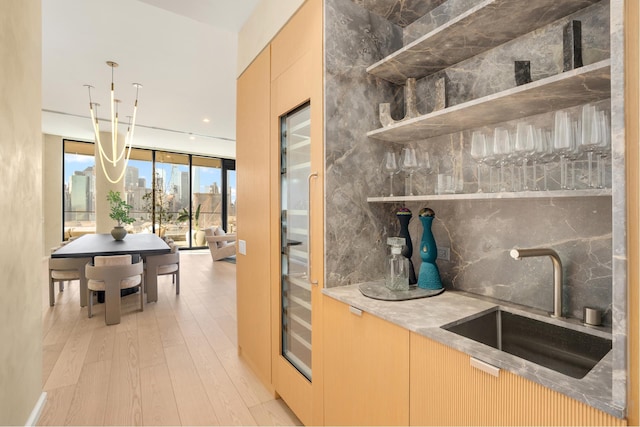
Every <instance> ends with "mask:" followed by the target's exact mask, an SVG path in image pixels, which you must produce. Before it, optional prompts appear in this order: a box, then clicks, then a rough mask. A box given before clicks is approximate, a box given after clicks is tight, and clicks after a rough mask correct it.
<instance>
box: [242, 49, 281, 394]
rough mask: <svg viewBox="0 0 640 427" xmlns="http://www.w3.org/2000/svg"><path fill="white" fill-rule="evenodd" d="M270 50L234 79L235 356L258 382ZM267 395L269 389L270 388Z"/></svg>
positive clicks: (262, 369)
mask: <svg viewBox="0 0 640 427" xmlns="http://www.w3.org/2000/svg"><path fill="white" fill-rule="evenodd" d="M270 68H271V56H270V47H269V46H267V47H266V48H265V50H264V51H262V53H261V54H260V55H259V56H258V57H257V58H256V59H255V60H254V61H253V63H252V64H251V65H250V66H249V67H248V68H247V70H246V71H245V72H244V73H243V74H242V75H241V76H240V77H239V78H238V83H237V115H236V116H237V118H236V120H237V131H236V138H237V142H236V158H237V160H236V169H237V170H238V183H237V185H238V187H237V188H238V194H241V195H242V196H241V197H239V198H238V201H237V221H238V239H239V240H244V241H245V242H247V253H246V255H242V254H238V255H237V257H236V258H237V273H236V283H237V301H238V302H237V310H238V351H239V353H240V355H241V356H242V357H243V359H244V360H245V361H247V363H249V365H251V367H252V369H253V370H254V372H255V373H256V374H257V375H258V377H259V378H260V379H261V380H262V382H263V383H264V384H265V385H267V386H270V385H271V384H272V378H271V329H270V323H271V306H270V298H271V289H270V285H269V281H268V280H265V278H266V277H269V273H270V263H269V257H268V256H265V254H267V253H268V251H269V216H268V215H264V214H263V212H264V211H265V209H267V207H268V206H269V194H270V188H269V181H268V180H267V179H265V176H268V175H269V162H268V161H266V159H268V158H269V130H270V124H269V112H270V106H271V98H270V85H271V77H270ZM271 388H272V389H273V387H271Z"/></svg>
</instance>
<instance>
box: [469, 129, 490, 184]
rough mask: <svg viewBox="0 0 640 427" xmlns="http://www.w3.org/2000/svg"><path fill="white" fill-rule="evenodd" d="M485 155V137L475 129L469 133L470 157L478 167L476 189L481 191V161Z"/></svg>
mask: <svg viewBox="0 0 640 427" xmlns="http://www.w3.org/2000/svg"><path fill="white" fill-rule="evenodd" d="M486 156H487V138H486V136H485V134H484V133H482V132H480V131H475V132H473V133H472V134H471V158H472V159H473V160H475V161H476V163H477V169H478V191H476V192H477V193H482V182H481V174H482V162H483V161H484V160H485V157H486Z"/></svg>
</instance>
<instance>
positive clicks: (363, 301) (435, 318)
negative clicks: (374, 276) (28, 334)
mask: <svg viewBox="0 0 640 427" xmlns="http://www.w3.org/2000/svg"><path fill="white" fill-rule="evenodd" d="M323 293H324V294H325V295H327V296H329V297H331V298H334V299H336V300H338V301H341V302H343V303H345V304H348V305H351V306H353V307H355V308H358V309H360V310H363V311H366V312H367V313H370V314H372V315H374V316H376V317H379V318H381V319H384V320H387V321H389V322H391V323H394V324H396V325H398V326H401V327H403V328H405V329H408V330H410V331H412V332H415V333H417V334H419V335H422V336H424V337H427V338H429V339H432V340H434V341H437V342H439V343H442V344H445V345H447V346H448V347H451V348H453V349H455V350H458V351H461V352H463V353H466V354H468V355H470V356H472V357H475V358H477V359H480V360H482V361H484V362H487V363H489V364H491V365H494V366H496V367H498V368H501V369H504V370H506V371H509V372H513V373H515V374H517V375H520V376H521V377H524V378H527V379H529V380H531V381H534V382H536V383H538V384H541V385H543V386H545V387H548V388H550V389H552V390H555V391H558V392H560V393H562V394H565V395H567V396H570V397H572V398H574V399H576V400H578V401H581V402H583V403H586V404H587V405H590V406H592V407H594V408H597V409H600V410H602V411H604V412H606V413H609V414H611V415H613V416H616V417H618V418H624V416H625V411H624V409H623V408H620V407H618V406H616V405H614V403H613V399H612V377H613V369H612V360H613V351H609V353H608V354H607V355H606V356H605V357H604V358H603V359H602V360H601V361H600V362H599V363H598V364H597V365H596V366H595V367H594V368H593V369H592V370H591V371H590V372H589V373H588V374H587V375H586V376H585V377H584V378H582V379H576V378H572V377H569V376H567V375H564V374H561V373H559V372H556V371H553V370H551V369H548V368H545V367H543V366H540V365H537V364H535V363H533V362H529V361H528V360H525V359H522V358H520V357H517V356H513V355H511V354H508V353H505V352H503V351H500V350H497V349H495V348H493V347H490V346H487V345H484V344H481V343H479V342H476V341H474V340H471V339H469V338H465V337H463V336H461V335H458V334H455V333H453V332H449V331H447V330H445V329H442V328H441V327H442V326H444V325H448V324H449V323H452V322H455V321H458V320H461V319H464V318H466V317H468V316H472V315H477V314H481V313H484V312H487V311H490V310H492V309H494V308H495V307H496V306H499V307H500V308H501V309H503V310H506V311H510V312H513V313H517V314H519V315H522V316H525V317H530V318H533V319H537V320H541V321H544V322H547V323H552V324H557V325H560V326H563V327H567V328H570V329H574V330H577V331H581V332H585V333H589V334H592V335H598V336H602V337H606V338H609V339H611V333H610V332H609V331H607V330H606V329H605V328H591V327H586V326H583V325H582V323H580V322H579V321H577V320H575V319H570V320H560V319H553V318H551V317H549V316H548V315H546V314H545V313H543V312H540V311H539V310H533V309H528V308H527V309H526V310H524V309H522V307H519V306H517V305H514V304H509V303H505V302H495V301H488V300H485V299H481V298H476V297H475V296H470V295H468V294H465V293H462V292H456V291H449V290H447V291H445V292H444V293H442V294H440V295H438V296H434V297H430V298H422V299H415V300H407V301H381V300H375V299H372V298H368V297H365V296H364V295H362V293H360V290H359V289H358V285H357V284H356V285H350V286H339V287H335V288H325V289H323Z"/></svg>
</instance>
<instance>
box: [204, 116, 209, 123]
mask: <svg viewBox="0 0 640 427" xmlns="http://www.w3.org/2000/svg"><path fill="white" fill-rule="evenodd" d="M202 121H203V122H205V123H209V122H210V121H211V120H209V119H207V118H206V117H205V118H204V119H202Z"/></svg>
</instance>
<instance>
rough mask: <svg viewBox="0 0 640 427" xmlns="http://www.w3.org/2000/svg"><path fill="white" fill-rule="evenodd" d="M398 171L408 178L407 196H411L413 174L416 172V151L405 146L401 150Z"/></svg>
mask: <svg viewBox="0 0 640 427" xmlns="http://www.w3.org/2000/svg"><path fill="white" fill-rule="evenodd" d="M400 169H401V170H402V171H403V172H404V173H405V174H407V176H408V177H409V191H407V192H406V193H408V195H409V196H413V185H412V179H413V173H414V172H415V171H417V170H418V157H417V155H416V149H415V148H413V147H411V146H407V147H403V148H402V152H401V153H400Z"/></svg>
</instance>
